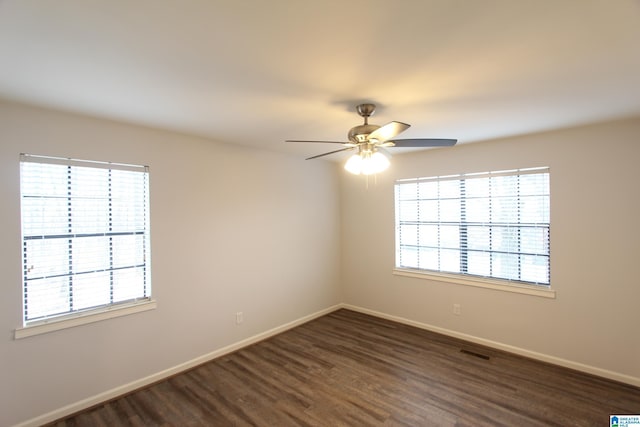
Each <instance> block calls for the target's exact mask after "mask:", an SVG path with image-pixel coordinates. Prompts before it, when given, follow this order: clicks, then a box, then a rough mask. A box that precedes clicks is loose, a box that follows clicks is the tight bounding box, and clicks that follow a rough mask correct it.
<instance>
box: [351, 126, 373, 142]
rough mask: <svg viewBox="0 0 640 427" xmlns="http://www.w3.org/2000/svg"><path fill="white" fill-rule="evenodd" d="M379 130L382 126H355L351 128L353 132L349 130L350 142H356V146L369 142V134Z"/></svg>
mask: <svg viewBox="0 0 640 427" xmlns="http://www.w3.org/2000/svg"><path fill="white" fill-rule="evenodd" d="M379 128H380V126H378V125H368V124H365V125H359V126H354V127H352V128H351V130H349V133H348V134H347V136H348V137H349V141H352V142H355V143H356V144H360V143H363V142H367V138H368V137H369V134H370V133H371V132H373V131H374V130H376V129H379Z"/></svg>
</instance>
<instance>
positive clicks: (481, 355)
mask: <svg viewBox="0 0 640 427" xmlns="http://www.w3.org/2000/svg"><path fill="white" fill-rule="evenodd" d="M460 353H464V354H468V355H470V356H475V357H478V358H480V359H484V360H489V359H490V357H489V356H487V355H486V354H480V353H476V352H475V351H470V350H465V349H462V350H460Z"/></svg>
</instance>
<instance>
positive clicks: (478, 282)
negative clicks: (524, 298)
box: [393, 268, 556, 299]
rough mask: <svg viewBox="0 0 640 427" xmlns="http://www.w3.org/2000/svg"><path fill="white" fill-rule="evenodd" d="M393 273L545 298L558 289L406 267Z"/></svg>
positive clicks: (552, 295) (396, 269)
mask: <svg viewBox="0 0 640 427" xmlns="http://www.w3.org/2000/svg"><path fill="white" fill-rule="evenodd" d="M393 274H394V275H396V276H405V277H413V278H415V279H423V280H434V281H437V282H447V283H456V284H458V285H465V286H474V287H478V288H485V289H493V290H497V291H504V292H515V293H518V294H526V295H534V296H537V297H543V298H552V299H555V297H556V291H554V290H551V289H547V288H544V287H542V286H536V285H527V284H524V283H518V282H509V283H508V284H506V283H505V282H503V281H501V280H491V279H481V278H475V277H466V276H458V275H454V274H445V273H435V272H424V271H419V270H410V269H404V268H394V269H393Z"/></svg>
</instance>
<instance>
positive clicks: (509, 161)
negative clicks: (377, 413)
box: [341, 119, 640, 384]
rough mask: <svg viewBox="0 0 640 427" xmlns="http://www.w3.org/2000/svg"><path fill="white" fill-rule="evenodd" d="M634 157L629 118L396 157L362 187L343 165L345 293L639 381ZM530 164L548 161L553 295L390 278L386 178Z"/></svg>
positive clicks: (639, 139) (638, 201) (638, 124)
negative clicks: (456, 307) (454, 309)
mask: <svg viewBox="0 0 640 427" xmlns="http://www.w3.org/2000/svg"><path fill="white" fill-rule="evenodd" d="M450 136H451V135H450ZM453 136H455V135H453ZM639 162H640V119H636V120H627V121H620V122H613V123H608V124H602V125H593V126H586V127H580V128H575V129H568V130H562V131H557V132H549V133H543V134H536V135H530V136H523V137H517V138H510V139H504V140H496V141H488V142H481V143H476V144H467V145H459V146H456V147H452V148H448V149H435V150H427V151H422V152H419V153H409V154H403V155H396V156H394V157H393V159H392V168H391V169H390V170H389V171H388V172H385V173H383V174H381V175H380V176H378V177H377V184H372V183H371V181H370V183H369V188H368V189H366V188H365V181H364V180H363V179H359V178H357V177H353V176H348V175H346V174H344V175H343V178H342V199H341V207H342V224H343V232H342V251H343V288H344V295H345V302H346V303H348V304H352V305H354V306H357V307H361V308H364V309H367V310H371V311H376V312H381V313H384V314H386V315H389V316H396V317H399V318H404V319H408V320H410V321H412V322H416V323H419V324H422V325H425V326H428V327H433V328H435V329H438V328H439V329H444V330H446V331H448V332H451V333H454V334H461V335H467V336H471V337H474V338H477V339H478V340H479V341H483V340H484V341H491V342H494V343H499V344H501V345H503V347H509V346H512V347H514V348H516V349H520V350H523V352H524V353H527V352H529V353H531V354H533V353H540V354H542V355H545V356H548V358H550V359H554V358H557V359H558V360H562V361H567V362H569V363H568V364H569V365H573V366H577V367H586V368H593V369H590V370H591V371H595V372H597V371H601V373H606V374H613V375H611V376H613V377H619V378H622V379H624V380H626V381H633V382H634V383H636V384H640V340H638V327H640V305H639V304H640V280H639V275H638V268H637V266H638V263H639V259H640V249H639V248H640V246H639V242H640V227H639V226H638V219H639V218H640V190H639V187H638V185H639V182H640V181H639V180H638V170H639V166H638V163H639ZM533 166H549V167H550V168H551V284H552V288H553V289H555V290H556V291H557V298H556V299H546V298H541V297H536V296H530V295H522V294H515V293H506V292H502V291H496V290H490V289H482V288H474V287H468V286H463V285H457V284H452V283H442V282H435V281H429V280H424V279H414V278H408V277H400V276H393V275H392V269H393V267H394V256H395V252H394V251H395V248H394V201H393V182H394V180H395V179H398V178H411V177H418V176H435V175H446V174H457V173H467V172H483V171H492V170H504V169H514V168H525V167H533ZM454 303H458V304H461V307H462V315H461V316H455V315H453V313H452V305H453V304H454ZM580 365H584V366H580ZM605 371H606V372H605Z"/></svg>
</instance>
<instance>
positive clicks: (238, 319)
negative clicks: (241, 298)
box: [236, 311, 244, 325]
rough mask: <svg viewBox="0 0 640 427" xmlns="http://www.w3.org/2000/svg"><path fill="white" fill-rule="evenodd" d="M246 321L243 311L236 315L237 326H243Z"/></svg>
mask: <svg viewBox="0 0 640 427" xmlns="http://www.w3.org/2000/svg"><path fill="white" fill-rule="evenodd" d="M243 321H244V315H243V314H242V312H241V311H239V312H237V313H236V325H239V324H241V323H242V322H243Z"/></svg>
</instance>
